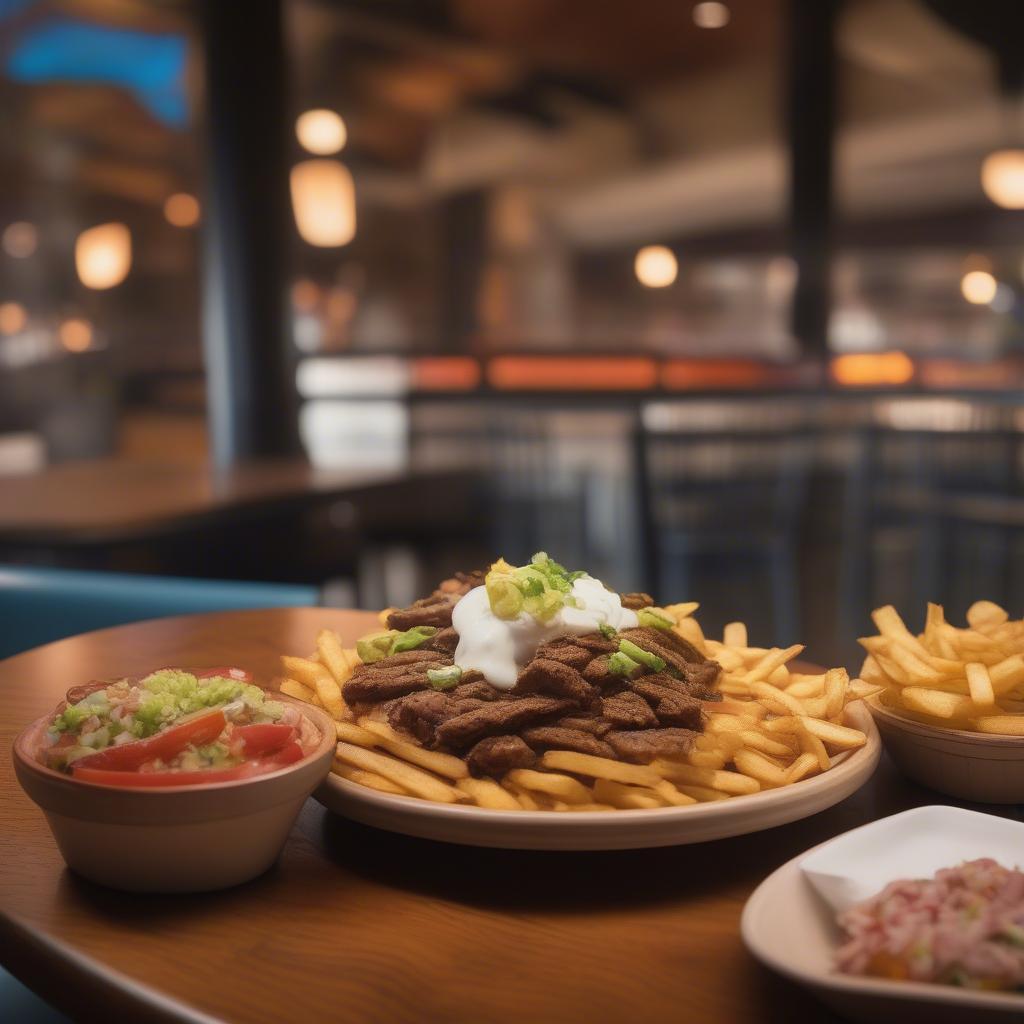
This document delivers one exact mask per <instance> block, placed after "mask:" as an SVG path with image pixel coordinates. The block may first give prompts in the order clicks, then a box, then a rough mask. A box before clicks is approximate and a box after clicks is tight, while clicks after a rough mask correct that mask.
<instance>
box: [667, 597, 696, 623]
mask: <svg viewBox="0 0 1024 1024" xmlns="http://www.w3.org/2000/svg"><path fill="white" fill-rule="evenodd" d="M699 607H700V605H699V604H698V603H697V602H696V601H678V602H677V603H676V604H667V605H665V611H667V612H668V613H669V615H672V616H674V617H675V619H676V621H677V622H678V621H679V619H686V618H689V616H691V615H692V614H693V613H694V612H695V611H696V610H697V609H698V608H699Z"/></svg>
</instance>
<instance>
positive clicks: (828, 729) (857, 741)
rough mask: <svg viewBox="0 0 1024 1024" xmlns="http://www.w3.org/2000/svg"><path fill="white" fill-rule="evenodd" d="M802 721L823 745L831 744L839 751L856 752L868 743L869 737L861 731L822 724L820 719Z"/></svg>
mask: <svg viewBox="0 0 1024 1024" xmlns="http://www.w3.org/2000/svg"><path fill="white" fill-rule="evenodd" d="M800 721H801V723H802V725H803V728H804V729H806V730H807V731H808V732H809V733H810V734H811V735H812V736H817V737H818V739H819V740H821V741H822V742H823V743H830V744H831V745H832V746H833V747H837V748H838V749H839V750H856V749H857V748H858V747H863V746H864V744H865V743H867V741H868V738H867V736H865V735H864V733H862V732H861V731H860V730H859V729H851V728H849V727H848V726H845V725H836V724H835V723H834V722H822V721H821V720H820V719H817V718H810V717H806V716H805V717H804V718H802V719H800Z"/></svg>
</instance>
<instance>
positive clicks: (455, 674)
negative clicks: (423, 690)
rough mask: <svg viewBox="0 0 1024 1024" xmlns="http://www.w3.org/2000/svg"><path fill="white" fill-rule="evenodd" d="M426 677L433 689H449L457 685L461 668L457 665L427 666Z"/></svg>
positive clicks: (460, 676)
mask: <svg viewBox="0 0 1024 1024" xmlns="http://www.w3.org/2000/svg"><path fill="white" fill-rule="evenodd" d="M427 678H428V679H429V680H430V685H431V686H432V687H433V688H434V689H435V690H450V689H451V688H452V687H453V686H458V685H459V680H460V679H461V678H462V669H461V668H459V666H458V665H446V666H445V667H444V668H428V669H427Z"/></svg>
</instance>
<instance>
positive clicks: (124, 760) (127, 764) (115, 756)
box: [74, 708, 227, 772]
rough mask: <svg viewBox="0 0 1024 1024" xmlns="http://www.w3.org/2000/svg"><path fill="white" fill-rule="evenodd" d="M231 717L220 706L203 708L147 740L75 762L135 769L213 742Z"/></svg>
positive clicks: (120, 768) (112, 768) (135, 741)
mask: <svg viewBox="0 0 1024 1024" xmlns="http://www.w3.org/2000/svg"><path fill="white" fill-rule="evenodd" d="M226 724H227V720H226V719H225V718H224V712H223V711H221V710H220V708H215V709H214V710H213V711H200V712H199V713H197V714H195V715H193V716H192V717H190V718H186V719H183V720H182V721H180V722H179V723H178V724H177V725H174V726H171V728H170V729H165V730H164V731H163V732H158V733H157V734H156V735H155V736H150V737H149V738H148V739H144V740H133V741H132V742H131V743H124V744H122V745H121V746H119V747H116V746H115V747H107V748H106V750H98V751H96V753H95V754H86V755H85V757H81V758H79V759H78V760H77V761H75V763H74V767H75V768H78V767H79V766H81V767H82V768H96V769H101V768H106V769H111V770H114V771H122V772H130V771H135V770H136V769H137V768H139V767H140V766H141V765H143V764H145V763H146V762H147V761H155V760H156V759H157V758H159V759H160V760H162V761H169V760H170V759H171V758H172V757H175V756H176V755H178V754H180V753H181V752H182V751H183V750H184V749H185V748H186V747H187V746H188V745H189V744H190V743H192V744H194V745H195V746H197V747H198V746H201V745H202V744H204V743H212V742H213V741H214V740H215V739H216V738H217V737H218V736H219V735H220V734H221V733H222V732H223V731H224V726H225V725H226Z"/></svg>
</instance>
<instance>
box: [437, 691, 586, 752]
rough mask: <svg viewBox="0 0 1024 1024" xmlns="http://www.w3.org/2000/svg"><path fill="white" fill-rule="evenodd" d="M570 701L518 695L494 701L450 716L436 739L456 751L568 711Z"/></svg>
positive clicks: (570, 704)
mask: <svg viewBox="0 0 1024 1024" xmlns="http://www.w3.org/2000/svg"><path fill="white" fill-rule="evenodd" d="M571 707H572V701H569V700H565V699H558V698H555V697H540V696H537V697H533V696H531V697H520V698H519V699H518V700H502V701H495V702H494V703H492V704H485V705H484V706H483V707H479V708H475V709H473V710H472V711H467V712H466V713H465V714H461V715H458V716H456V717H455V718H450V719H448V721H446V722H442V723H441V725H439V726H438V727H437V742H438V743H443V744H445V745H447V746H449V747H454V748H455V749H457V750H459V749H462V748H464V747H468V746H470V745H471V744H473V743H476V741H477V740H481V739H483V738H484V737H485V736H497V735H501V734H507V733H512V732H516V731H517V730H518V729H521V728H522V727H523V726H524V725H529V724H531V723H532V722H536V721H539V720H540V719H546V718H551V717H553V716H555V715H558V714H561V713H563V712H565V711H568V710H569V709H570V708H571Z"/></svg>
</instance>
